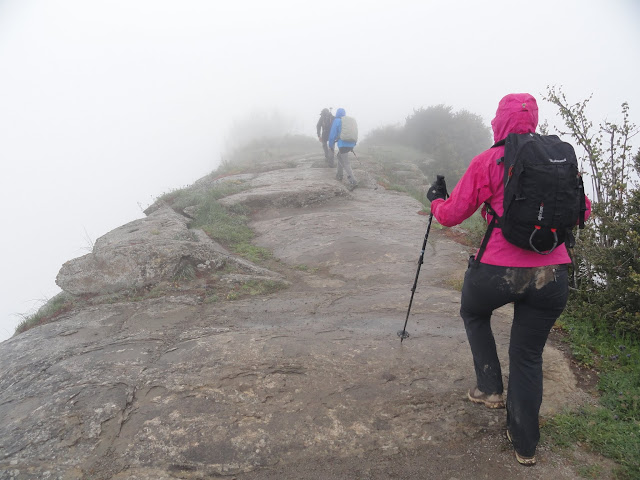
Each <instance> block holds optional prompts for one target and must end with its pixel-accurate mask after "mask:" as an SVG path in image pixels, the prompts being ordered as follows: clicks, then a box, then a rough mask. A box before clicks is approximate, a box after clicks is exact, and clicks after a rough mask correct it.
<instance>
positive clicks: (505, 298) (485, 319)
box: [427, 93, 591, 465]
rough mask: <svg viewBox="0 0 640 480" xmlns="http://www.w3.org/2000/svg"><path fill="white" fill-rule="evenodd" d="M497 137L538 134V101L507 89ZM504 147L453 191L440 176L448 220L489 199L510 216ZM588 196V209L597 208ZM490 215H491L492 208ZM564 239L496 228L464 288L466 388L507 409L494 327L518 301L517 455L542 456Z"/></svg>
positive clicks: (564, 287)
mask: <svg viewBox="0 0 640 480" xmlns="http://www.w3.org/2000/svg"><path fill="white" fill-rule="evenodd" d="M491 126H492V128H493V136H494V140H495V141H496V142H498V141H500V140H502V139H504V138H506V137H507V135H508V134H509V133H532V132H535V129H536V127H537V126H538V106H537V104H536V100H535V98H533V97H532V96H531V95H529V94H527V93H521V94H510V95H507V96H505V97H504V98H503V99H502V100H501V101H500V103H499V105H498V110H497V112H496V116H495V118H494V119H493V120H492V122H491ZM503 156H504V146H494V147H492V148H490V149H488V150H486V151H484V152H482V153H481V154H480V155H478V156H476V157H475V158H474V159H473V160H472V161H471V164H470V165H469V168H468V169H467V171H466V172H465V174H464V176H463V177H462V178H461V179H460V181H459V182H458V184H457V185H456V187H455V188H454V189H453V191H452V192H451V196H450V197H448V198H447V196H448V195H447V192H446V185H444V182H442V183H441V184H437V182H436V183H434V185H432V187H431V188H430V189H429V192H428V193H427V197H428V198H429V200H431V212H432V213H433V216H434V217H435V218H436V220H438V222H440V223H441V224H442V225H444V226H454V225H458V224H460V223H461V222H462V221H463V220H465V219H467V218H469V217H470V216H471V215H472V214H473V213H474V212H475V211H476V210H477V209H478V208H479V207H480V206H482V205H483V204H485V203H488V204H489V205H490V207H491V209H493V210H494V211H495V212H496V214H497V215H498V216H502V215H503V213H504V212H503V198H504V185H503V176H504V165H503V164H502V163H498V160H499V159H500V158H501V157H503ZM590 208H591V205H590V202H589V200H588V199H586V209H587V212H586V216H588V215H589V213H590ZM482 213H483V216H484V217H485V219H486V218H487V216H488V215H487V213H486V207H484V208H483V211H482ZM570 263H571V259H570V258H569V255H568V253H567V249H566V246H565V245H564V244H561V245H558V247H557V248H555V250H553V251H552V252H551V253H549V254H548V255H541V254H539V253H536V252H534V251H531V250H525V249H522V248H520V247H517V246H515V245H513V244H511V243H509V242H508V241H507V240H505V238H504V237H503V236H502V231H501V229H500V228H493V230H492V231H491V234H490V237H489V239H488V242H487V243H486V249H485V250H484V252H483V253H482V257H481V259H480V261H479V262H477V261H475V258H474V257H471V259H470V262H469V265H470V266H469V268H468V269H467V272H466V274H465V279H464V285H463V287H462V300H461V307H460V315H461V317H462V319H463V321H464V325H465V329H466V332H467V338H468V340H469V345H470V347H471V353H472V355H473V362H474V367H475V373H476V380H477V385H476V386H475V387H474V388H471V389H470V390H469V392H468V394H467V396H468V398H469V400H471V401H472V402H474V403H479V404H484V405H485V406H487V407H489V408H504V407H505V402H504V400H503V384H502V371H501V369H500V361H499V360H498V355H497V353H496V344H495V340H494V337H493V333H492V331H491V314H492V312H493V311H494V310H495V309H496V308H499V307H502V306H503V305H506V304H508V303H511V302H513V303H514V318H513V324H512V327H511V339H510V344H509V384H508V390H507V402H506V408H507V432H506V433H507V437H508V438H509V440H510V441H511V443H512V444H513V447H514V450H515V455H516V459H517V461H518V462H519V463H521V464H523V465H533V464H535V462H536V459H535V452H536V447H537V445H538V441H539V439H540V430H539V424H538V415H539V412H540V404H541V403H542V351H543V349H544V346H545V343H546V341H547V337H548V335H549V331H550V330H551V327H552V326H553V324H554V323H555V321H556V319H557V318H558V317H559V316H560V314H561V313H562V311H563V310H564V308H565V305H566V303H567V298H568V294H569V287H568V264H570Z"/></svg>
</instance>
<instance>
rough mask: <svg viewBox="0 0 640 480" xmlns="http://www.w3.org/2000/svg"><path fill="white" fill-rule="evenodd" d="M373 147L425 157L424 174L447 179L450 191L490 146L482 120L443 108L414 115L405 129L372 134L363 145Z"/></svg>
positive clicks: (464, 111) (431, 178)
mask: <svg viewBox="0 0 640 480" xmlns="http://www.w3.org/2000/svg"><path fill="white" fill-rule="evenodd" d="M364 143H365V144H372V145H402V146H405V147H411V148H413V149H416V150H417V151H419V152H421V153H422V154H424V155H425V156H428V157H429V158H430V159H432V160H431V161H429V162H427V163H424V165H423V166H424V170H423V171H424V173H425V174H426V175H427V176H428V178H429V179H430V180H431V181H433V180H434V179H435V176H436V175H444V176H445V177H447V184H448V185H449V187H450V188H453V187H454V186H455V185H456V183H458V180H460V177H462V174H463V173H464V172H465V170H466V168H467V167H468V166H469V163H470V162H471V159H472V158H473V157H474V156H475V155H477V154H479V153H480V152H482V151H483V150H485V149H486V148H488V147H489V146H491V135H490V130H489V127H487V126H486V125H484V122H483V121H482V118H481V117H479V116H478V115H475V114H473V113H470V112H468V111H466V110H461V111H459V112H455V113H454V112H453V109H452V108H451V107H449V106H446V105H436V106H431V107H428V108H419V109H417V110H414V111H413V114H412V115H409V116H408V117H407V119H406V121H405V124H404V126H402V127H398V126H388V127H381V128H378V129H376V130H373V131H372V132H371V133H370V134H369V135H368V136H367V138H365V141H364Z"/></svg>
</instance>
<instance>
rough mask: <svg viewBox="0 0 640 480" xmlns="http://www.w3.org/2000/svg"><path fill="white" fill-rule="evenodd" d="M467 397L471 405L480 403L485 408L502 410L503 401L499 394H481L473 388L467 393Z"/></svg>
mask: <svg viewBox="0 0 640 480" xmlns="http://www.w3.org/2000/svg"><path fill="white" fill-rule="evenodd" d="M467 397H468V398H469V400H471V401H472V402H473V403H481V404H483V405H484V406H485V407H487V408H504V400H503V399H502V394H499V393H491V394H488V393H482V392H481V391H480V390H478V387H475V388H472V389H470V390H469V391H468V392H467Z"/></svg>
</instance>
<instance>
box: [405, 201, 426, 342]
mask: <svg viewBox="0 0 640 480" xmlns="http://www.w3.org/2000/svg"><path fill="white" fill-rule="evenodd" d="M432 220H433V213H431V214H430V215H429V223H428V224H427V232H426V233H425V234H424V241H423V242H422V250H421V251H420V259H419V260H418V271H417V272H416V279H415V280H414V281H413V287H412V288H411V300H409V309H408V310H407V318H405V320H404V327H402V330H398V336H399V337H400V344H402V341H403V340H404V339H405V338H407V337H409V332H407V322H408V321H409V312H410V311H411V304H412V303H413V295H414V294H415V293H416V286H417V285H418V275H420V267H421V266H422V263H423V261H424V250H425V248H426V247H427V238H429V230H431V221H432Z"/></svg>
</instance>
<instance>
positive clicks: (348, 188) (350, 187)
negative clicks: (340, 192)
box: [347, 182, 358, 192]
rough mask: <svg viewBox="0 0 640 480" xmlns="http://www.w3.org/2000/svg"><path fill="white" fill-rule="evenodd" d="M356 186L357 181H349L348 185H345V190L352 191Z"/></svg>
mask: <svg viewBox="0 0 640 480" xmlns="http://www.w3.org/2000/svg"><path fill="white" fill-rule="evenodd" d="M357 186H358V182H349V186H348V187H347V190H349V191H350V192H353V191H354V190H355V188H356V187H357Z"/></svg>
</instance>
